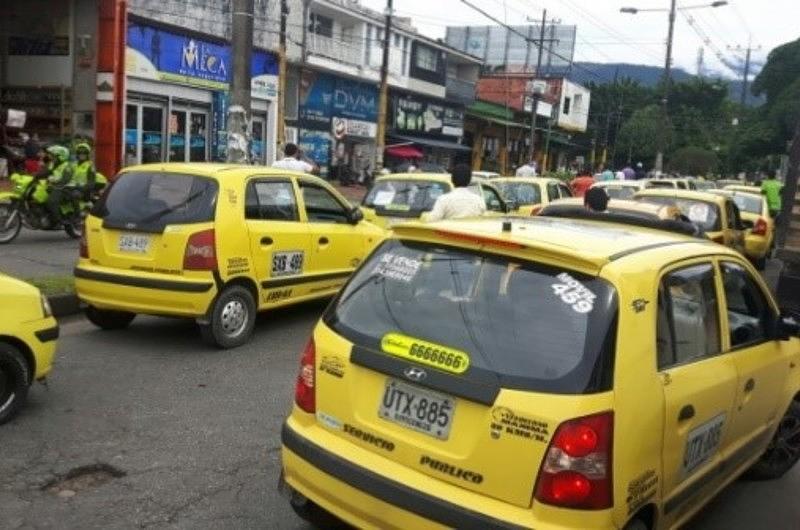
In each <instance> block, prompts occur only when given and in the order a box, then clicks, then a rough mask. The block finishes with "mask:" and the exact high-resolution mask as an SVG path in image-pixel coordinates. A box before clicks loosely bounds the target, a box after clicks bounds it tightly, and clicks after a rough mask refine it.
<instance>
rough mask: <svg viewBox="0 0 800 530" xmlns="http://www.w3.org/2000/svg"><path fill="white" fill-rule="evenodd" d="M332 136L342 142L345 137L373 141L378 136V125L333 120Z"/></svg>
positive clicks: (344, 119) (340, 119) (357, 121)
mask: <svg viewBox="0 0 800 530" xmlns="http://www.w3.org/2000/svg"><path fill="white" fill-rule="evenodd" d="M332 124H333V125H332V129H333V136H334V138H336V139H337V140H342V139H343V138H345V137H347V136H357V137H359V138H371V139H374V138H375V137H376V136H378V125H377V124H375V123H372V122H368V121H361V120H348V119H346V118H339V117H336V118H333V121H332Z"/></svg>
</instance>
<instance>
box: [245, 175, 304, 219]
mask: <svg viewBox="0 0 800 530" xmlns="http://www.w3.org/2000/svg"><path fill="white" fill-rule="evenodd" d="M245 217H246V218H247V219H255V220H268V221H297V220H298V219H299V217H298V215H297V199H296V197H295V195H294V188H293V187H292V183H291V182H289V181H273V182H270V181H253V182H250V183H249V184H248V185H247V192H246V193H245Z"/></svg>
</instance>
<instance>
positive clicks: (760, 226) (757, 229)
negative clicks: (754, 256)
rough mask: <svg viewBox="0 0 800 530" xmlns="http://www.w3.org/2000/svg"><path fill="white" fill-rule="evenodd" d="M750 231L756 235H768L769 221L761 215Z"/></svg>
mask: <svg viewBox="0 0 800 530" xmlns="http://www.w3.org/2000/svg"><path fill="white" fill-rule="evenodd" d="M750 233H751V234H753V235H756V236H765V235H767V221H766V220H765V219H764V218H763V217H759V218H758V220H757V221H756V223H755V225H753V230H752V232H750Z"/></svg>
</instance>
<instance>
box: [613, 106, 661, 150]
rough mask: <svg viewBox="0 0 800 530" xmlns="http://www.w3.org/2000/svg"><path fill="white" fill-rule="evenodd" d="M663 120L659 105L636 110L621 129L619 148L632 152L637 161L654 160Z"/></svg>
mask: <svg viewBox="0 0 800 530" xmlns="http://www.w3.org/2000/svg"><path fill="white" fill-rule="evenodd" d="M662 121H663V119H662V113H661V109H660V108H659V107H658V105H649V106H647V107H644V108H642V109H639V110H637V111H635V112H634V113H633V116H631V117H630V119H629V120H628V121H626V122H625V123H624V124H623V126H622V129H620V132H619V138H618V139H617V140H618V148H619V149H620V150H624V152H626V153H627V152H630V154H631V157H632V159H633V160H635V161H641V160H652V159H653V158H654V157H655V156H656V151H657V149H658V135H659V131H660V129H661V123H662ZM667 145H669V138H667Z"/></svg>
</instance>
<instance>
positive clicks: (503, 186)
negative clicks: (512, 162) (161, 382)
mask: <svg viewBox="0 0 800 530" xmlns="http://www.w3.org/2000/svg"><path fill="white" fill-rule="evenodd" d="M492 184H494V185H495V186H497V189H498V190H500V194H501V195H502V196H503V198H504V199H505V200H507V201H510V202H512V203H513V204H514V206H515V209H514V213H517V214H520V215H536V213H538V212H539V210H541V209H542V208H543V207H545V206H546V205H548V204H550V203H551V202H552V201H555V200H558V199H563V198H567V197H572V191H570V189H569V186H567V185H566V184H565V183H563V182H561V181H560V180H558V179H554V178H547V177H502V178H497V179H494V180H493V181H492Z"/></svg>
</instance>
